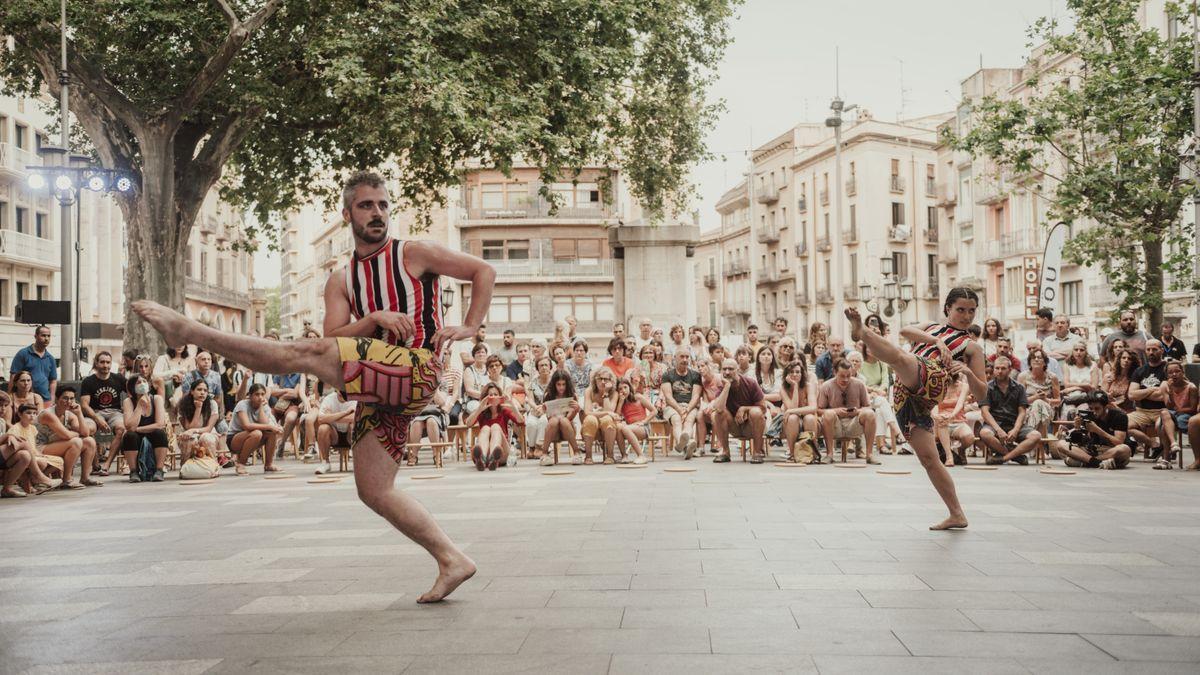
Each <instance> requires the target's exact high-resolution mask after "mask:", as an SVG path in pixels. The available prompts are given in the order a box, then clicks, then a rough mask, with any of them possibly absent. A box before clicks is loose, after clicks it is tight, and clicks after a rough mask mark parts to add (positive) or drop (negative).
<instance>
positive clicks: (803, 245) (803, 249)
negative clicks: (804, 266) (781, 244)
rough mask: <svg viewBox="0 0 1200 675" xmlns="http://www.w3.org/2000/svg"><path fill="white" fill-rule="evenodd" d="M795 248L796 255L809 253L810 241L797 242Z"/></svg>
mask: <svg viewBox="0 0 1200 675" xmlns="http://www.w3.org/2000/svg"><path fill="white" fill-rule="evenodd" d="M793 250H794V251H795V252H796V255H798V256H806V255H808V242H806V241H802V242H800V243H798V244H796V245H795V246H794V247H793Z"/></svg>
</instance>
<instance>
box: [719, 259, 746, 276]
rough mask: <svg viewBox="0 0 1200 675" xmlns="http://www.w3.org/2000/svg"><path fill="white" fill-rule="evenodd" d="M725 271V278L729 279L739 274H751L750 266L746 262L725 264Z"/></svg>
mask: <svg viewBox="0 0 1200 675" xmlns="http://www.w3.org/2000/svg"><path fill="white" fill-rule="evenodd" d="M723 269H724V272H725V276H727V277H734V276H737V275H739V274H748V273H749V272H750V266H749V265H747V264H746V263H744V262H729V263H725V267H724V268H723Z"/></svg>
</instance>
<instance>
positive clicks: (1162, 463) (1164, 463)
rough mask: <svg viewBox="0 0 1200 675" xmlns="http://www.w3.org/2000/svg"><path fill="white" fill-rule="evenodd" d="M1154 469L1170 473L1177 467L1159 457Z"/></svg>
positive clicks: (1108, 460)
mask: <svg viewBox="0 0 1200 675" xmlns="http://www.w3.org/2000/svg"><path fill="white" fill-rule="evenodd" d="M1104 461H1105V462H1111V461H1112V459H1111V458H1110V459H1106V460H1104ZM1101 464H1102V465H1103V464H1104V462H1101ZM1154 468H1155V469H1163V470H1166V471H1170V470H1171V469H1173V468H1175V465H1174V464H1172V463H1171V462H1169V461H1167V460H1166V459H1165V458H1162V457H1159V458H1158V461H1157V462H1155V463H1154Z"/></svg>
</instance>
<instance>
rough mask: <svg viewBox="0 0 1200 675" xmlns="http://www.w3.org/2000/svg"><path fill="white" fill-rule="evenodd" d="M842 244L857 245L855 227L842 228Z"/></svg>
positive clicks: (856, 229)
mask: <svg viewBox="0 0 1200 675" xmlns="http://www.w3.org/2000/svg"><path fill="white" fill-rule="evenodd" d="M842 243H843V244H857V243H858V228H857V227H847V228H843V229H842Z"/></svg>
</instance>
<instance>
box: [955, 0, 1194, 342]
mask: <svg viewBox="0 0 1200 675" xmlns="http://www.w3.org/2000/svg"><path fill="white" fill-rule="evenodd" d="M1067 4H1068V7H1069V9H1070V11H1071V12H1072V13H1073V14H1074V27H1073V29H1072V30H1070V31H1069V32H1064V31H1063V30H1062V27H1061V26H1060V25H1059V24H1058V22H1056V21H1053V20H1048V19H1042V20H1040V21H1038V22H1037V23H1035V24H1034V26H1033V27H1032V29H1031V30H1030V38H1031V45H1041V44H1044V45H1045V50H1044V52H1042V53H1041V54H1039V55H1038V56H1039V65H1038V66H1037V67H1036V68H1034V69H1032V70H1034V72H1033V74H1032V75H1030V76H1029V79H1028V80H1027V83H1028V85H1029V86H1030V87H1031V89H1032V90H1033V91H1034V94H1033V95H1032V96H1031V97H1029V98H1028V99H1026V100H1006V99H1005V98H1004V97H1003V96H1001V97H997V96H988V97H984V98H983V99H981V100H980V101H978V102H977V103H975V104H973V109H972V112H973V115H974V119H973V127H972V128H971V129H969V131H967V132H966V133H965V134H963V135H961V136H958V137H956V138H953V139H951V140H952V143H953V144H954V145H955V147H957V148H958V149H961V150H965V151H968V152H971V153H972V154H974V155H976V156H985V157H988V158H991V159H993V160H994V161H995V163H996V165H997V167H998V169H999V170H1000V172H1002V173H1005V174H1007V175H1008V176H1010V177H1013V176H1015V177H1018V178H1022V179H1025V180H1026V181H1027V182H1033V183H1036V184H1038V186H1039V188H1040V189H1041V194H1042V195H1043V196H1044V197H1046V198H1047V199H1048V200H1049V205H1050V208H1049V213H1047V218H1048V223H1045V224H1049V223H1053V222H1056V221H1058V220H1066V221H1072V222H1079V221H1084V220H1087V221H1092V222H1094V223H1095V224H1096V226H1095V227H1087V228H1079V227H1077V228H1076V229H1075V232H1076V234H1075V236H1074V237H1073V238H1072V240H1071V241H1070V242H1068V244H1067V247H1066V256H1067V257H1068V259H1070V260H1073V261H1074V262H1077V263H1080V264H1085V265H1100V266H1102V267H1103V269H1104V271H1105V274H1106V275H1107V277H1108V281H1109V284H1110V286H1111V287H1112V289H1113V290H1114V291H1115V292H1116V293H1117V295H1118V296H1119V297H1120V298H1121V307H1142V308H1146V309H1148V310H1150V313H1151V323H1152V325H1153V326H1154V329H1155V330H1157V328H1158V323H1159V322H1160V321H1161V311H1162V303H1163V291H1164V288H1163V273H1164V272H1167V273H1171V274H1173V275H1174V276H1175V278H1176V279H1177V280H1178V281H1177V287H1188V288H1192V287H1194V284H1195V280H1194V279H1192V269H1191V265H1192V259H1191V254H1190V253H1189V242H1190V238H1191V235H1192V228H1191V225H1184V224H1181V222H1180V214H1181V209H1182V208H1183V206H1184V204H1185V201H1186V200H1187V199H1188V198H1189V197H1190V196H1191V195H1192V194H1193V192H1194V191H1195V184H1194V183H1193V182H1192V181H1190V180H1182V179H1181V178H1180V152H1181V151H1182V149H1183V148H1184V147H1185V145H1186V144H1187V142H1188V141H1189V140H1190V138H1191V132H1192V85H1191V70H1192V43H1191V39H1190V37H1191V36H1190V35H1186V34H1185V35H1181V36H1179V37H1178V38H1176V39H1174V40H1170V39H1168V37H1167V36H1166V35H1163V34H1161V33H1159V32H1158V31H1157V30H1155V29H1154V28H1152V27H1143V26H1140V25H1139V24H1138V21H1137V16H1138V10H1139V7H1140V5H1141V3H1140V2H1139V1H1138V0H1069V2H1068V3H1067ZM1168 13H1169V14H1170V16H1171V17H1172V19H1180V20H1182V21H1181V23H1180V24H1177V25H1180V26H1181V27H1184V26H1188V25H1190V19H1189V18H1188V14H1187V12H1186V11H1185V8H1182V7H1181V6H1179V5H1177V4H1171V5H1170V6H1169V8H1168Z"/></svg>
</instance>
